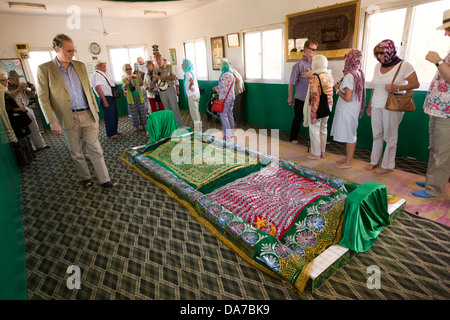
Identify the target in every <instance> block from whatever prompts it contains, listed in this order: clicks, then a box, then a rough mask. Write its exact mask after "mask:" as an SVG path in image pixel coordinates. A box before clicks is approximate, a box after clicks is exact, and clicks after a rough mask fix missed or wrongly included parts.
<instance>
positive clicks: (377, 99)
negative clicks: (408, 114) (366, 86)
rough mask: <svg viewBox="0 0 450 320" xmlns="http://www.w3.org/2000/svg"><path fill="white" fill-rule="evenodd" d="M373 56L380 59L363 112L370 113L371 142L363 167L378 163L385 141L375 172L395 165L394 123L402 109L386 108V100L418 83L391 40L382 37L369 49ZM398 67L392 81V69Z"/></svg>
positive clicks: (401, 114)
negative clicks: (369, 152)
mask: <svg viewBox="0 0 450 320" xmlns="http://www.w3.org/2000/svg"><path fill="white" fill-rule="evenodd" d="M373 54H374V56H375V58H376V59H377V60H378V61H379V62H380V63H378V64H377V65H376V66H375V72H374V76H373V80H372V84H373V91H372V97H371V99H370V103H369V105H368V107H367V115H368V116H371V117H372V134H373V145H372V154H371V156H370V164H369V165H368V166H367V167H366V170H373V169H375V168H377V167H378V166H379V165H380V159H381V156H382V153H383V140H384V141H385V142H386V149H385V151H384V155H383V159H382V161H381V167H380V168H377V169H375V170H374V172H375V173H377V174H383V173H387V172H392V169H394V167H395V156H396V151H397V140H398V127H399V125H400V122H401V121H402V118H403V114H404V112H400V111H390V110H386V109H385V108H384V107H385V105H386V100H387V97H388V94H389V93H390V92H404V91H405V90H412V89H416V88H418V87H419V85H420V84H419V81H418V80H417V74H416V72H415V70H414V67H413V66H412V65H411V64H410V63H409V62H407V61H403V60H402V59H400V58H399V57H398V56H397V50H396V49H395V44H394V42H393V41H392V40H383V41H381V42H380V43H379V44H377V45H376V46H375V48H374V49H373ZM399 68H400V71H399V73H398V75H397V78H396V79H395V82H394V83H393V84H391V83H392V79H393V78H394V76H395V73H396V72H397V70H398V69H399Z"/></svg>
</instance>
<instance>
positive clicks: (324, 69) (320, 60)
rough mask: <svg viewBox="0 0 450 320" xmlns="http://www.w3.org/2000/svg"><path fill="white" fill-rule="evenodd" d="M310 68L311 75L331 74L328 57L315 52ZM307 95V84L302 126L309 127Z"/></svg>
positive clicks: (308, 93) (309, 109)
mask: <svg viewBox="0 0 450 320" xmlns="http://www.w3.org/2000/svg"><path fill="white" fill-rule="evenodd" d="M311 69H312V73H313V75H314V74H319V73H329V74H331V70H330V69H328V59H327V58H326V57H325V56H323V55H321V54H316V55H315V56H314V57H313V58H312V61H311ZM311 77H312V76H311ZM310 83H311V82H310ZM309 95H310V85H308V91H307V92H306V98H305V104H304V105H303V126H304V127H309V124H310V121H311V116H310V114H311V108H310V107H309Z"/></svg>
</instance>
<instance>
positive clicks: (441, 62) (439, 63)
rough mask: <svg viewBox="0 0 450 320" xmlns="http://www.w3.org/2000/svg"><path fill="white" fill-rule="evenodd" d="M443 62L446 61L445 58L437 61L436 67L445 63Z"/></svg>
mask: <svg viewBox="0 0 450 320" xmlns="http://www.w3.org/2000/svg"><path fill="white" fill-rule="evenodd" d="M443 63H445V61H444V60H441V61H439V62H437V63H436V67H439V66H440V65H441V64H443Z"/></svg>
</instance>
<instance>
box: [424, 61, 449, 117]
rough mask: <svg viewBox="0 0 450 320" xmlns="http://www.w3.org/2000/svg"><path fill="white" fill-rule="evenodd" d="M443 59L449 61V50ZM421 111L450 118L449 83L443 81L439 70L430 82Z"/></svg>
mask: <svg viewBox="0 0 450 320" xmlns="http://www.w3.org/2000/svg"><path fill="white" fill-rule="evenodd" d="M444 61H445V62H446V63H450V52H449V53H448V54H447V57H445V59H444ZM423 111H424V112H425V113H426V114H429V115H431V116H435V117H439V118H450V83H448V82H447V81H445V79H444V77H443V76H442V75H441V73H440V72H439V70H438V71H437V72H436V75H435V76H434V79H433V81H432V82H431V84H430V89H429V90H428V93H427V97H426V98H425V104H424V106H423Z"/></svg>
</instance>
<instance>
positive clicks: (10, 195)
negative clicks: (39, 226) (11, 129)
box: [0, 120, 27, 300]
mask: <svg viewBox="0 0 450 320" xmlns="http://www.w3.org/2000/svg"><path fill="white" fill-rule="evenodd" d="M0 176H1V177H2V183H1V184H0V194H1V197H0V208H1V210H0V300H26V299H27V280H26V265H25V242H24V235H23V224H22V193H21V186H20V171H19V167H18V165H17V162H16V159H15V157H14V153H13V150H12V147H11V144H10V142H9V140H8V138H7V137H6V134H5V130H4V127H3V122H2V121H1V120H0Z"/></svg>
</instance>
